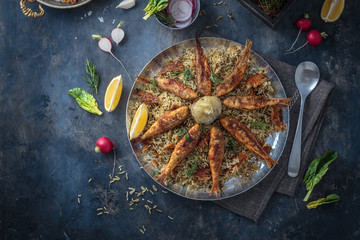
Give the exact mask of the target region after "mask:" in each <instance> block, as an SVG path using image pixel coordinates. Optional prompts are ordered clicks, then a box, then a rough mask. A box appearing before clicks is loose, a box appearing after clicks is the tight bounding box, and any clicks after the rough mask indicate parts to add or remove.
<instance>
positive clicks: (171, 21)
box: [155, 11, 176, 27]
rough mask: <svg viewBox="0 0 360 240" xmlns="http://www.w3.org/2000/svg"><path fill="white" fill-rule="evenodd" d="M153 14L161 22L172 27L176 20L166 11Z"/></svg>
mask: <svg viewBox="0 0 360 240" xmlns="http://www.w3.org/2000/svg"><path fill="white" fill-rule="evenodd" d="M155 15H156V17H157V19H158V20H159V21H160V22H161V23H162V24H165V25H166V26H168V27H174V25H175V23H176V20H175V19H173V18H172V17H170V16H169V15H168V14H167V13H166V12H164V11H161V12H157V13H156V14H155Z"/></svg>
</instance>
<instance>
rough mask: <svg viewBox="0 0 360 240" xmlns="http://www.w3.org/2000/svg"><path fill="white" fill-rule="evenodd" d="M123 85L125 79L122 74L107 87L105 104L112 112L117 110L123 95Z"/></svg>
mask: <svg viewBox="0 0 360 240" xmlns="http://www.w3.org/2000/svg"><path fill="white" fill-rule="evenodd" d="M122 87H123V80H122V76H121V75H119V76H117V77H114V78H113V79H112V80H111V82H110V83H109V85H108V87H107V89H106V92H105V98H104V106H105V110H106V111H108V112H112V111H114V110H115V108H116V107H117V105H118V103H119V100H120V97H121V92H122Z"/></svg>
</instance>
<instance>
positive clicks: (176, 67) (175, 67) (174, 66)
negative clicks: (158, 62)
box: [159, 59, 185, 75]
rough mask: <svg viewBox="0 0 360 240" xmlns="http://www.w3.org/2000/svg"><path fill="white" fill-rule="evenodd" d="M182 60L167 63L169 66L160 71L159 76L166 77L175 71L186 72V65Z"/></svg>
mask: <svg viewBox="0 0 360 240" xmlns="http://www.w3.org/2000/svg"><path fill="white" fill-rule="evenodd" d="M180 60H181V59H177V60H173V61H169V62H167V64H166V65H165V66H164V67H163V68H161V69H160V71H159V75H164V74H165V73H168V72H173V71H175V72H181V71H183V70H185V66H184V64H182V62H181V61H180Z"/></svg>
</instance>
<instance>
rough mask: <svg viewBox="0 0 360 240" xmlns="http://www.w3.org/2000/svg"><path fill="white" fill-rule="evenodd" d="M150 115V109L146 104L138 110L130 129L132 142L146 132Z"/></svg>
mask: <svg viewBox="0 0 360 240" xmlns="http://www.w3.org/2000/svg"><path fill="white" fill-rule="evenodd" d="M148 113H149V109H148V107H147V106H146V104H145V103H143V104H141V105H140V107H139V108H138V110H136V113H135V116H134V119H133V120H132V123H131V127H130V140H133V139H134V138H137V137H138V136H139V135H140V133H141V132H142V131H143V130H144V128H145V126H146V123H147V119H148Z"/></svg>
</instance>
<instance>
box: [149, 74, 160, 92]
mask: <svg viewBox="0 0 360 240" xmlns="http://www.w3.org/2000/svg"><path fill="white" fill-rule="evenodd" d="M150 84H151V87H152V89H153V90H158V86H157V85H158V81H156V79H155V78H154V77H153V78H152V79H151V80H150Z"/></svg>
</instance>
